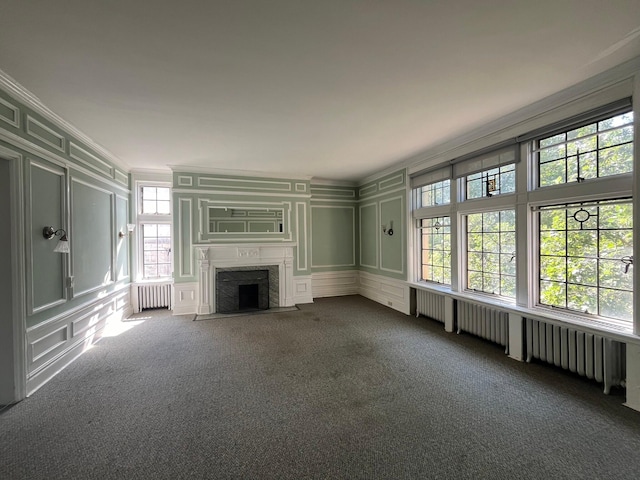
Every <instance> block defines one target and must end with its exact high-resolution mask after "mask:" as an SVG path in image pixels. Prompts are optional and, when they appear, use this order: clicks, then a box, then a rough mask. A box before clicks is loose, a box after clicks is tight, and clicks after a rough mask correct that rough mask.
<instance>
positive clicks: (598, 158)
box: [534, 112, 633, 187]
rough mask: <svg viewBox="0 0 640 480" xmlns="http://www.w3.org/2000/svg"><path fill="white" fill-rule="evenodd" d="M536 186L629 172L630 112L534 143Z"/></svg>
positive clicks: (630, 149)
mask: <svg viewBox="0 0 640 480" xmlns="http://www.w3.org/2000/svg"><path fill="white" fill-rule="evenodd" d="M534 154H536V155H537V156H538V176H539V185H540V186H541V187H547V186H550V185H558V184H562V183H569V182H583V181H585V180H589V179H594V178H600V177H606V176H610V175H617V174H621V173H629V172H631V171H632V169H633V112H628V113H624V114H621V115H616V116H614V117H610V118H606V119H604V120H601V121H598V122H593V123H589V124H587V125H584V126H581V127H579V128H575V129H573V130H570V131H567V132H562V133H559V134H556V135H553V136H551V137H546V138H542V139H540V140H538V141H537V142H536V143H535V148H534Z"/></svg>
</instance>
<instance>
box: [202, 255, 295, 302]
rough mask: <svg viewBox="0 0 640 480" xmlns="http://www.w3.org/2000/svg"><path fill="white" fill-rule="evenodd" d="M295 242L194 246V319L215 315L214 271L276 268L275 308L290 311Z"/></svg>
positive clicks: (292, 300)
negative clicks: (195, 305) (196, 273)
mask: <svg viewBox="0 0 640 480" xmlns="http://www.w3.org/2000/svg"><path fill="white" fill-rule="evenodd" d="M295 246H296V243H295V242H282V243H268V244H234V245H196V246H194V249H195V252H196V259H197V262H198V291H199V294H200V296H199V299H200V302H199V304H198V308H197V314H198V315H206V314H209V313H215V312H216V298H215V295H216V284H215V282H216V269H218V268H233V267H265V266H269V265H276V266H277V267H278V279H279V281H278V283H279V285H278V292H279V296H278V305H279V306H280V307H292V306H293V305H294V299H293V248H294V247H295Z"/></svg>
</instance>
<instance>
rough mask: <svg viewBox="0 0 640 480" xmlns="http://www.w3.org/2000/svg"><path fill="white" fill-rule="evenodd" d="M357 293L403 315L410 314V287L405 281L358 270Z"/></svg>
mask: <svg viewBox="0 0 640 480" xmlns="http://www.w3.org/2000/svg"><path fill="white" fill-rule="evenodd" d="M359 277H360V288H359V293H360V295H362V296H363V297H367V298H369V299H371V300H373V301H375V302H378V303H380V304H382V305H384V306H387V307H390V308H393V309H394V310H397V311H399V312H402V313H404V314H405V315H410V314H411V298H410V294H411V289H410V287H409V285H408V284H407V282H406V281H404V280H396V279H393V278H389V277H383V276H381V275H373V274H371V273H368V272H364V271H360V275H359Z"/></svg>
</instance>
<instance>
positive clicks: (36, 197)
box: [25, 158, 68, 323]
mask: <svg viewBox="0 0 640 480" xmlns="http://www.w3.org/2000/svg"><path fill="white" fill-rule="evenodd" d="M25 169H26V172H25V179H26V192H25V193H26V197H27V202H26V213H27V224H28V225H29V231H30V232H31V233H32V234H31V235H29V236H28V238H27V252H26V254H27V272H26V276H27V310H28V311H27V313H28V314H29V315H33V314H35V313H38V312H43V311H45V310H48V309H51V308H53V307H55V306H58V305H61V304H63V303H66V302H67V301H68V294H67V289H66V288H65V287H64V285H65V280H66V279H65V275H66V267H67V257H68V256H67V255H61V254H59V253H55V252H54V251H53V249H54V248H55V246H56V243H57V241H58V240H59V237H54V238H52V239H50V240H47V239H45V238H44V237H43V236H42V229H43V228H44V227H46V226H50V227H53V228H54V229H58V228H65V229H66V228H67V225H66V222H65V209H66V201H65V191H66V172H65V170H64V169H63V168H61V167H59V166H57V165H54V164H52V163H51V162H48V161H46V160H42V159H38V160H35V159H32V158H29V159H28V160H27V162H26V163H25ZM41 272H47V274H46V275H42V274H41ZM29 323H30V320H29Z"/></svg>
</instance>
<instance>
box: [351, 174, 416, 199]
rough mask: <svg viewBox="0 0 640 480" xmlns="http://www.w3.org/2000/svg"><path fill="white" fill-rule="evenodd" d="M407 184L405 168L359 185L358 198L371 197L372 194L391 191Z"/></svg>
mask: <svg viewBox="0 0 640 480" xmlns="http://www.w3.org/2000/svg"><path fill="white" fill-rule="evenodd" d="M406 185H407V172H406V170H405V169H402V170H398V171H396V172H393V173H390V174H389V175H385V176H384V177H381V178H378V179H377V180H374V181H372V182H369V183H366V184H364V185H361V186H360V190H359V194H360V198H361V199H362V198H367V197H372V196H373V195H382V194H384V193H391V192H392V191H394V190H398V189H400V188H402V187H406Z"/></svg>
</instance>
